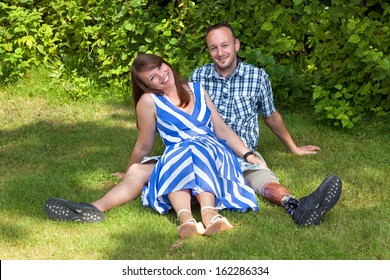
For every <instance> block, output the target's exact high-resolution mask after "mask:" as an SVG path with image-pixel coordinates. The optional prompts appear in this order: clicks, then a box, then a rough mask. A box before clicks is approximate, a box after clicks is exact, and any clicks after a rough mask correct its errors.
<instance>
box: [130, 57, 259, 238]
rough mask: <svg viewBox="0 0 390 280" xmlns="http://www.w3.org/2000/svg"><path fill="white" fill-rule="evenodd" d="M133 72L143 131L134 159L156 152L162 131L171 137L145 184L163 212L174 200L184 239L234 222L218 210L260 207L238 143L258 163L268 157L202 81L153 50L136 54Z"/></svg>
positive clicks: (147, 199)
mask: <svg viewBox="0 0 390 280" xmlns="http://www.w3.org/2000/svg"><path fill="white" fill-rule="evenodd" d="M131 78H132V88H133V98H134V105H135V107H136V115H137V127H138V132H139V134H138V139H137V142H136V145H135V147H134V150H133V152H132V156H131V159H130V160H131V161H133V162H134V161H138V162H140V161H141V160H142V159H143V157H144V156H147V155H149V153H150V152H151V150H152V148H153V144H154V139H155V133H156V130H157V131H158V133H159V135H160V136H161V138H162V140H163V141H164V144H165V151H164V153H163V155H162V157H161V158H160V159H159V160H158V162H157V164H156V166H155V168H154V170H153V173H152V177H151V179H150V182H149V184H148V185H147V186H145V187H144V189H143V192H142V196H141V197H142V201H143V205H145V206H150V207H152V208H154V209H155V210H156V211H158V212H159V213H161V214H164V213H166V212H168V211H169V210H170V209H171V208H172V207H173V208H174V210H175V211H176V213H177V217H178V221H179V224H180V225H179V227H178V233H179V236H180V237H181V238H186V237H189V236H194V235H203V234H206V235H208V236H210V235H212V234H214V233H216V232H219V231H224V230H228V229H231V228H233V226H232V225H231V224H230V223H229V221H228V220H227V219H226V218H225V217H223V216H221V215H219V214H218V210H217V209H224V208H227V209H230V210H237V211H246V210H248V209H250V208H251V209H253V210H254V211H257V210H258V206H257V200H256V196H255V194H254V192H253V190H252V189H251V188H250V187H248V186H246V184H245V181H244V177H243V174H242V172H241V170H240V168H239V165H238V162H237V159H236V157H235V155H234V153H233V152H232V151H231V149H232V150H233V151H234V152H235V153H236V154H237V155H238V156H244V157H245V158H246V160H248V161H249V162H251V163H253V164H262V165H264V163H263V162H262V161H261V160H260V159H258V158H257V157H255V156H253V155H252V153H251V152H250V151H249V149H248V148H247V147H246V146H245V145H244V143H243V142H242V141H241V140H240V138H238V136H237V135H236V134H235V133H234V132H233V131H232V130H231V129H230V128H229V127H228V126H227V125H226V124H225V123H224V121H223V120H222V118H221V117H220V116H219V114H218V112H217V110H216V109H215V107H214V105H213V103H212V101H211V100H210V98H209V97H208V95H207V94H206V93H205V91H204V90H203V88H202V87H201V85H200V84H199V83H187V82H184V81H183V80H182V79H181V77H180V75H179V74H178V73H177V72H176V71H174V70H173V69H172V67H171V65H170V64H169V63H167V62H166V61H164V60H163V59H162V58H160V57H158V56H156V55H152V54H142V55H140V56H138V57H137V58H136V59H135V60H134V63H133V65H132V69H131ZM217 137H218V138H219V139H218V138H217ZM220 139H223V140H220ZM229 147H230V148H231V149H230V148H229ZM191 196H195V197H196V199H197V200H198V201H199V204H200V207H201V219H202V222H203V224H202V223H197V222H196V221H195V219H194V218H193V217H192V212H191Z"/></svg>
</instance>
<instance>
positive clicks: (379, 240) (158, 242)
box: [0, 114, 389, 259]
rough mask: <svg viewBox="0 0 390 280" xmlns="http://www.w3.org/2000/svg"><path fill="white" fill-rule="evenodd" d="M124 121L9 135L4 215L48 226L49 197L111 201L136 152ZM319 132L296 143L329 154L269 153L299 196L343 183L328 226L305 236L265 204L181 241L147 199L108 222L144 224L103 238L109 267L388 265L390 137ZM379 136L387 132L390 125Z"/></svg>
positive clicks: (10, 235)
mask: <svg viewBox="0 0 390 280" xmlns="http://www.w3.org/2000/svg"><path fill="white" fill-rule="evenodd" d="M300 118H301V116H292V119H291V120H290V122H291V123H294V122H295V121H296V122H299V121H302V120H301V119H300ZM124 119H126V120H127V116H124V115H121V114H113V115H111V116H110V119H109V120H103V121H102V120H99V121H96V122H95V121H91V122H80V123H77V124H66V123H58V122H54V121H53V122H50V121H38V122H36V123H32V124H29V125H25V126H22V127H20V128H17V129H15V130H10V131H5V130H2V131H0V135H1V138H0V143H1V148H0V161H1V165H0V172H1V173H2V179H3V180H2V182H1V183H0V187H1V191H2V194H1V198H0V201H1V208H2V211H3V213H7V212H8V213H10V214H17V215H19V216H24V217H30V218H33V219H42V220H43V219H47V217H46V214H45V212H44V210H43V208H44V202H45V200H46V199H47V198H50V197H62V198H66V199H70V200H74V201H94V200H96V199H98V198H100V197H101V196H102V195H104V194H105V193H106V192H107V191H108V190H109V189H110V188H111V187H112V186H113V185H115V183H116V182H118V179H116V178H115V177H114V176H113V173H114V172H116V171H122V170H124V168H125V167H126V164H127V161H128V158H129V156H130V153H131V150H132V147H133V145H134V143H135V139H136V135H137V133H136V131H135V130H134V129H125V128H123V127H121V126H118V125H115V121H122V120H124ZM111 121H113V123H114V124H112V122H111ZM110 123H111V124H110ZM306 127H307V126H306ZM309 127H310V129H311V130H312V131H308V132H306V131H300V130H297V131H293V133H292V134H293V135H294V134H296V135H305V133H308V134H307V135H308V139H307V140H306V141H308V144H311V143H313V144H317V143H318V145H319V146H321V148H322V151H321V152H320V153H319V154H318V155H316V156H307V157H298V156H294V155H290V154H287V153H286V152H285V150H284V148H283V147H281V146H280V145H279V146H277V147H276V148H275V147H274V145H273V143H276V141H277V140H275V139H274V138H273V137H274V136H273V135H271V134H269V133H268V132H266V133H265V140H264V143H267V144H266V145H264V146H262V148H261V150H262V152H263V151H264V155H265V158H266V159H267V161H268V164H269V165H270V166H271V168H272V169H273V170H274V171H276V173H277V175H278V176H279V177H280V178H281V181H282V182H283V183H285V184H287V186H288V188H289V189H290V190H291V191H292V192H293V194H296V195H297V196H298V197H301V196H303V195H306V194H308V193H309V192H311V191H313V190H314V188H315V187H316V186H317V185H318V184H319V183H320V181H321V179H322V177H324V176H325V175H327V174H330V173H335V174H337V175H339V176H340V177H341V178H342V179H343V182H344V192H343V196H342V199H341V200H340V203H339V204H338V205H337V207H335V209H333V210H332V212H331V213H328V214H327V216H326V217H325V219H324V224H323V225H321V226H320V227H317V228H311V229H298V228H297V227H296V226H295V225H294V223H293V222H292V220H291V218H290V217H289V216H288V215H287V214H286V213H285V211H284V210H283V209H282V208H281V207H277V206H272V205H269V204H267V203H266V202H264V201H263V200H261V199H260V209H261V210H260V212H259V213H251V212H249V213H226V212H223V213H222V214H224V215H226V216H227V217H228V218H229V220H230V221H231V222H232V223H233V225H235V226H236V228H235V229H234V230H233V231H232V232H227V233H223V234H221V235H218V236H215V237H211V238H206V237H197V238H193V239H191V240H186V241H181V240H179V239H178V237H177V231H176V221H175V215H174V214H173V213H169V214H168V215H166V216H165V217H164V219H160V216H159V215H158V214H157V213H154V212H153V211H145V210H144V208H143V207H142V206H141V204H140V201H139V200H137V201H136V202H135V203H134V204H136V205H133V204H132V205H131V206H130V207H129V206H124V207H121V209H120V210H119V211H116V212H115V211H113V213H112V214H111V213H109V214H108V217H109V219H110V221H109V222H108V224H107V226H113V225H115V224H117V223H118V224H121V223H124V222H123V221H120V220H119V221H118V220H115V219H127V216H128V215H129V213H131V214H130V215H132V216H134V215H135V214H136V213H137V212H138V215H139V216H137V215H135V217H134V218H132V219H133V220H131V222H129V223H128V224H126V225H121V230H122V231H119V232H118V231H116V232H115V233H110V232H105V233H104V234H105V236H101V235H100V236H99V237H98V238H100V239H105V238H109V239H110V240H111V241H110V242H113V245H112V246H111V247H110V249H109V250H107V251H106V252H103V253H102V255H103V256H105V257H104V258H105V259H291V258H294V259H308V258H313V257H315V258H318V259H355V257H356V258H363V259H381V258H388V257H389V255H388V253H386V251H384V248H386V246H387V248H388V245H386V244H389V243H386V242H385V241H389V240H388V230H387V231H386V226H385V224H383V221H384V222H386V221H388V215H387V214H388V211H387V210H386V209H389V207H388V201H389V200H388V199H387V200H386V197H387V198H388V191H386V193H385V195H384V196H383V195H382V194H383V190H384V189H383V187H385V184H386V182H387V180H386V178H383V176H378V175H377V174H388V173H386V172H388V171H386V168H388V166H389V165H388V161H389V158H388V154H385V152H383V151H384V150H385V149H383V148H381V146H382V145H387V147H388V144H389V141H388V139H389V137H388V134H382V133H380V134H378V132H375V133H372V131H373V129H372V128H369V129H366V130H361V131H359V132H357V133H356V132H352V131H338V130H335V129H332V128H328V127H325V126H321V129H320V130H321V131H320V132H317V130H318V128H317V127H315V125H314V124H313V125H310V126H309ZM292 130H294V128H292ZM263 131H266V130H263ZM379 131H382V132H384V133H385V132H386V126H383V127H380V128H379ZM355 133H356V134H355ZM263 135H264V134H263ZM378 138H379V139H378ZM351 139H358V140H357V141H356V140H351ZM267 147H273V148H272V149H267ZM368 147H371V148H372V149H371V150H370V149H368ZM373 151H374V152H373ZM387 151H388V150H387ZM159 152H161V148H160V151H159ZM157 153H158V152H157ZM340 154H342V156H340ZM362 155H363V156H362ZM362 158H364V159H366V160H365V161H363V160H362ZM387 186H388V185H387ZM385 190H386V188H385ZM386 207H387V208H386ZM121 212H126V213H121ZM127 212H128V213H127ZM144 216H145V219H146V224H145V221H144V220H143V219H144V218H143V217H144ZM137 217H138V220H137ZM93 226H94V225H91V227H93ZM103 226H105V225H103ZM85 228H87V227H85V226H81V227H79V228H77V227H76V229H74V230H75V231H85ZM0 229H1V231H2V238H4V239H8V240H9V241H10V242H12V241H14V240H15V239H16V240H17V239H25V238H26V235H28V230H26V229H25V228H23V226H19V225H17V224H2V225H0ZM351 237H352V239H353V244H352V243H351ZM313 244H315V245H316V248H315V249H313ZM356 244H358V245H356ZM367 248H370V249H367ZM313 250H315V251H313ZM387 252H388V251H387Z"/></svg>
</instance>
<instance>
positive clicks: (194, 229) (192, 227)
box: [177, 219, 204, 239]
mask: <svg viewBox="0 0 390 280" xmlns="http://www.w3.org/2000/svg"><path fill="white" fill-rule="evenodd" d="M177 231H178V233H179V237H180V238H181V239H186V238H188V237H192V236H197V235H204V227H203V224H202V223H197V222H196V221H195V219H191V220H189V221H187V222H185V223H183V224H181V225H180V226H178V228H177Z"/></svg>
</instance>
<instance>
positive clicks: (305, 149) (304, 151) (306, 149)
mask: <svg viewBox="0 0 390 280" xmlns="http://www.w3.org/2000/svg"><path fill="white" fill-rule="evenodd" d="M320 150H321V148H320V147H317V146H313V145H307V146H302V147H296V148H295V149H294V150H292V151H290V152H292V153H293V154H296V155H314V154H316V153H317V151H320Z"/></svg>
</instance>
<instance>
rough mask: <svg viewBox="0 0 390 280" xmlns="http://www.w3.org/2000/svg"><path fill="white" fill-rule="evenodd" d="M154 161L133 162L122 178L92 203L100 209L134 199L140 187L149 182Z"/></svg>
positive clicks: (109, 207) (104, 209)
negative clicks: (144, 162) (145, 162)
mask: <svg viewBox="0 0 390 280" xmlns="http://www.w3.org/2000/svg"><path fill="white" fill-rule="evenodd" d="M154 166H155V164H154V163H148V164H133V165H132V166H130V168H129V170H128V171H127V172H126V174H125V177H124V178H123V180H122V181H121V182H120V183H119V184H117V185H115V186H114V187H113V188H112V189H110V190H109V191H108V193H106V194H105V195H104V196H103V197H102V198H100V199H99V200H97V201H95V202H93V203H92V205H94V206H95V207H96V208H98V209H99V210H100V211H103V212H105V211H108V210H111V209H112V208H114V207H116V206H119V205H122V204H124V203H127V202H130V201H133V200H134V199H136V198H137V197H138V196H139V195H140V193H141V191H142V188H143V187H144V186H145V185H146V184H147V183H148V182H149V179H150V176H151V175H152V171H153V168H154Z"/></svg>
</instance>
